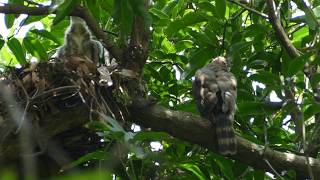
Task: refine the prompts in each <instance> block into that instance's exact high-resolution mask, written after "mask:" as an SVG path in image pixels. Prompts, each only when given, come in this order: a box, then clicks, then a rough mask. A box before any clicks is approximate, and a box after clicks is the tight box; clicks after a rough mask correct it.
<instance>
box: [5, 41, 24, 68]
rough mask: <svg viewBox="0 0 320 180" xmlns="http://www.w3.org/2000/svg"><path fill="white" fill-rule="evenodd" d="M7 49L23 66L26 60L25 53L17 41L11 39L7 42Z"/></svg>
mask: <svg viewBox="0 0 320 180" xmlns="http://www.w3.org/2000/svg"><path fill="white" fill-rule="evenodd" d="M7 45H8V47H9V48H10V50H11V51H12V53H13V54H14V56H15V57H16V58H17V61H18V62H19V63H20V64H21V65H23V64H26V63H27V60H26V53H25V51H24V50H23V48H22V46H21V44H20V42H19V41H18V39H16V38H11V39H10V40H9V41H8V42H7Z"/></svg>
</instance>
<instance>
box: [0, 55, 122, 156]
mask: <svg viewBox="0 0 320 180" xmlns="http://www.w3.org/2000/svg"><path fill="white" fill-rule="evenodd" d="M0 86H1V87H0V88H1V89H2V91H1V96H0V107H1V111H0V143H1V144H0V157H1V156H2V158H3V157H5V158H6V159H8V160H10V159H16V158H17V157H18V156H19V154H20V155H21V154H23V150H22V149H23V143H18V141H20V142H21V140H22V141H26V142H28V143H29V142H31V141H32V143H31V144H32V148H31V149H32V150H33V151H34V150H35V149H38V151H39V152H42V151H43V150H42V149H46V148H45V147H46V146H48V144H47V142H49V139H52V138H54V137H59V138H60V140H61V139H63V138H66V136H64V135H63V134H64V133H65V134H68V135H67V136H68V137H70V136H72V134H78V135H79V133H80V134H82V135H83V134H84V132H83V131H86V132H89V131H87V130H83V126H84V124H86V123H87V122H89V121H95V120H99V118H98V114H99V113H102V114H104V115H108V116H111V117H114V118H115V119H119V118H118V117H116V116H118V115H119V114H121V112H119V108H118V105H117V103H116V101H115V100H114V98H113V96H112V89H113V87H112V86H111V87H109V86H105V85H104V84H102V85H101V72H98V71H97V67H96V65H95V64H94V63H92V62H91V61H88V60H86V59H83V58H80V57H71V58H69V59H68V60H63V61H62V60H59V59H53V60H50V61H48V62H41V63H37V64H31V65H27V66H25V67H23V68H21V69H11V70H10V71H9V72H7V73H6V74H4V75H3V76H2V82H1V83H0ZM80 129H82V130H80ZM24 132H26V133H27V134H29V135H28V136H24V135H25V134H24V135H23V136H19V134H20V135H21V134H23V133H24ZM70 132H72V133H71V134H70ZM89 134H90V133H89ZM91 135H92V133H91ZM91 135H90V136H91ZM21 137H22V139H21ZM30 137H31V138H30ZM30 139H31V140H30ZM78 139H79V138H78ZM80 139H81V138H80ZM91 139H94V138H91ZM81 143H82V145H83V144H85V142H84V141H83V139H82V140H81ZM92 143H96V142H92ZM89 147H93V145H90V146H89ZM83 151H85V152H87V151H88V150H87V149H86V150H83ZM85 152H82V153H78V154H79V155H80V154H84V153H85ZM77 156H78V155H77Z"/></svg>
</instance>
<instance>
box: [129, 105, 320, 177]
mask: <svg viewBox="0 0 320 180" xmlns="http://www.w3.org/2000/svg"><path fill="white" fill-rule="evenodd" d="M129 110H130V112H131V114H132V115H133V116H134V122H135V123H137V124H140V125H142V126H144V127H149V128H151V129H152V130H154V131H164V132H167V133H169V134H170V135H172V136H174V137H177V138H180V139H183V140H186V141H188V142H191V143H195V144H198V145H200V146H203V147H206V148H208V149H210V150H212V151H214V152H218V151H217V144H216V142H217V141H216V135H215V131H214V129H213V128H212V127H211V123H210V122H209V121H207V120H205V119H202V118H200V117H198V116H194V115H192V114H191V113H185V112H180V111H173V110H169V109H166V108H164V107H161V106H158V105H153V104H151V103H149V102H147V101H146V100H143V99H135V100H134V101H133V104H132V105H131V106H130V107H129ZM237 142H238V145H237V146H238V152H237V154H236V155H234V156H231V157H230V158H232V159H235V160H238V161H240V162H242V163H245V164H247V165H250V166H252V167H255V168H258V169H263V170H266V171H270V172H271V171H272V170H271V169H270V166H269V165H268V164H267V163H266V162H265V161H263V159H267V160H268V162H269V163H270V164H271V165H272V167H273V168H275V169H276V170H277V171H278V172H281V171H282V170H295V171H297V172H301V173H303V174H305V175H308V165H307V160H306V157H304V156H298V155H296V154H292V153H286V152H279V151H275V150H272V149H270V148H265V147H264V146H261V145H258V144H255V143H252V142H249V141H248V140H246V139H244V138H241V137H237ZM309 161H310V167H311V169H312V171H313V174H314V175H316V176H319V175H320V161H319V160H317V159H314V158H309Z"/></svg>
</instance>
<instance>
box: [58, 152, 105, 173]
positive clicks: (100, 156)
mask: <svg viewBox="0 0 320 180" xmlns="http://www.w3.org/2000/svg"><path fill="white" fill-rule="evenodd" d="M110 158H111V156H110V155H109V154H108V152H106V151H101V150H98V151H95V152H92V153H88V154H86V155H84V156H82V157H80V158H79V159H77V160H76V161H73V162H72V163H70V164H68V165H65V166H64V167H62V169H64V170H67V169H71V168H73V167H76V166H79V165H81V164H83V163H86V162H88V161H91V160H108V159H110Z"/></svg>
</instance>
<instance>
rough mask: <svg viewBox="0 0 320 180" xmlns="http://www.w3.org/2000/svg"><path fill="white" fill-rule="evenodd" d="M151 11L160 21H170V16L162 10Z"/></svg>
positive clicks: (153, 9) (152, 9)
mask: <svg viewBox="0 0 320 180" xmlns="http://www.w3.org/2000/svg"><path fill="white" fill-rule="evenodd" d="M149 11H150V12H151V13H152V14H153V15H155V16H157V17H158V18H159V19H169V16H168V15H167V14H166V13H164V12H162V11H161V10H159V9H156V8H150V9H149Z"/></svg>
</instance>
